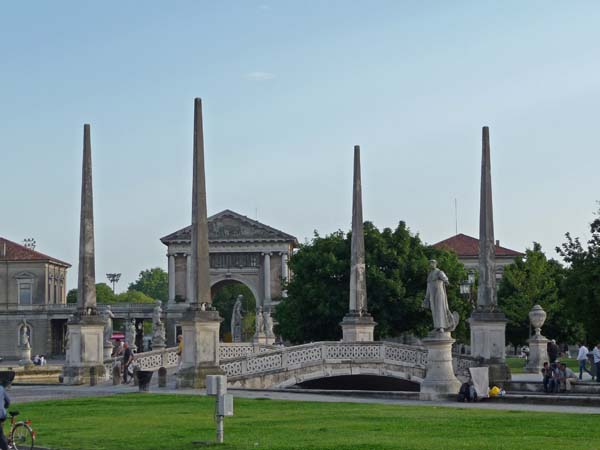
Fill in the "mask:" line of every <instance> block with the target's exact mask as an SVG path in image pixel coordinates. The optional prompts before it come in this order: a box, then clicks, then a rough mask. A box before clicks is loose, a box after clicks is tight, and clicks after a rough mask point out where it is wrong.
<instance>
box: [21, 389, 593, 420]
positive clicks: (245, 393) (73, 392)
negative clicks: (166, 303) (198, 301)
mask: <svg viewBox="0 0 600 450" xmlns="http://www.w3.org/2000/svg"><path fill="white" fill-rule="evenodd" d="M137 391H138V388H137V387H135V386H132V385H131V384H129V385H118V386H113V385H109V384H102V385H97V386H63V385H56V386H13V387H12V388H11V389H10V396H11V398H12V400H13V403H14V404H15V406H16V405H18V404H19V403H28V402H33V401H41V400H63V399H67V398H80V397H103V396H109V395H119V394H126V393H135V392H137ZM150 392H151V393H153V394H175V395H205V391H204V390H201V389H175V386H174V384H173V383H169V387H167V388H162V389H161V388H159V387H158V386H157V385H156V384H155V383H154V384H153V385H152V386H151V388H150ZM230 393H232V394H233V395H234V397H239V398H268V399H272V400H295V401H313V402H339V403H376V404H386V405H413V406H437V407H440V406H441V407H449V408H465V409H495V410H512V411H542V412H555V413H569V414H600V408H597V407H589V406H561V405H530V404H513V403H511V404H506V403H492V402H486V401H483V402H478V403H458V402H424V401H418V400H400V399H385V398H363V397H349V396H335V395H321V394H314V393H310V392H307V393H297V392H286V391H284V390H282V391H262V390H237V389H232V390H230Z"/></svg>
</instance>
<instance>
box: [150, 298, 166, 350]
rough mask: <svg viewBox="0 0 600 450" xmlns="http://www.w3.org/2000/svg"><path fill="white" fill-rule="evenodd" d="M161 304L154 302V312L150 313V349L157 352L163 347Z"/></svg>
mask: <svg viewBox="0 0 600 450" xmlns="http://www.w3.org/2000/svg"><path fill="white" fill-rule="evenodd" d="M162 312H163V310H162V302H161V301H160V300H157V301H156V306H155V307H154V311H152V349H153V350H157V349H161V348H164V347H165V342H166V333H165V325H164V324H163V322H162V319H161V315H162Z"/></svg>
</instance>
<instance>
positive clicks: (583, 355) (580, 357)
mask: <svg viewBox="0 0 600 450" xmlns="http://www.w3.org/2000/svg"><path fill="white" fill-rule="evenodd" d="M577 346H578V347H579V353H577V362H579V379H580V380H582V379H583V372H584V371H586V372H587V373H589V374H590V375H592V376H593V374H592V372H590V371H589V370H588V368H587V367H586V363H587V360H588V356H587V354H588V353H589V352H590V351H589V350H588V348H587V347H586V346H585V345H584V344H579V343H578V344H577Z"/></svg>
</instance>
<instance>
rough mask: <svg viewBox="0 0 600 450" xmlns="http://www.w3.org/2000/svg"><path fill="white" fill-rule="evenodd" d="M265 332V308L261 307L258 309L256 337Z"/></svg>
mask: <svg viewBox="0 0 600 450" xmlns="http://www.w3.org/2000/svg"><path fill="white" fill-rule="evenodd" d="M264 332H265V322H264V317H263V308H262V306H259V307H258V308H257V309H256V336H259V335H260V334H262V333H264Z"/></svg>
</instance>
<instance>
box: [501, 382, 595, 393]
mask: <svg viewBox="0 0 600 450" xmlns="http://www.w3.org/2000/svg"><path fill="white" fill-rule="evenodd" d="M572 386H573V389H572V392H573V393H574V394H588V395H594V394H599V395H600V383H598V382H595V381H581V382H578V383H573V385H572ZM504 389H505V390H506V391H507V392H511V393H512V392H515V391H518V392H538V393H540V394H543V393H544V383H542V382H541V381H509V382H506V383H504Z"/></svg>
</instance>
